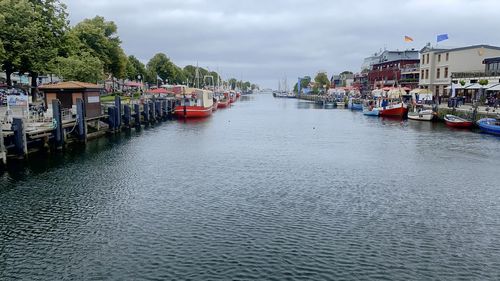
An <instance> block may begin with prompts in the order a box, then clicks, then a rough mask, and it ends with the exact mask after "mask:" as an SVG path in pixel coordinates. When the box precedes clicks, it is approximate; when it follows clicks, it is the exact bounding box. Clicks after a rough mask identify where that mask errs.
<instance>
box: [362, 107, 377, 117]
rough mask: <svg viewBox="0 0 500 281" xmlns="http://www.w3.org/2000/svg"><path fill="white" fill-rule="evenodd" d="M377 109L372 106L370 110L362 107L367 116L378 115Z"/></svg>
mask: <svg viewBox="0 0 500 281" xmlns="http://www.w3.org/2000/svg"><path fill="white" fill-rule="evenodd" d="M379 113H380V112H379V110H378V109H376V108H374V109H372V110H369V109H363V114H364V115H367V116H378V115H379Z"/></svg>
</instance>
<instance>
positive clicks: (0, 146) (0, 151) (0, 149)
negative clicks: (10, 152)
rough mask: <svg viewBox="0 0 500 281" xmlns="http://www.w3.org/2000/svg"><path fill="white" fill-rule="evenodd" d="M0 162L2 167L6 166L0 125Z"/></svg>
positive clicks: (5, 153) (5, 154)
mask: <svg viewBox="0 0 500 281" xmlns="http://www.w3.org/2000/svg"><path fill="white" fill-rule="evenodd" d="M0 137H1V139H0V160H1V161H2V164H3V165H7V150H6V149H5V143H4V138H3V128H2V126H1V125H0Z"/></svg>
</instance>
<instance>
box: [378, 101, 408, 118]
mask: <svg viewBox="0 0 500 281" xmlns="http://www.w3.org/2000/svg"><path fill="white" fill-rule="evenodd" d="M378 110H379V115H380V116H388V117H403V116H405V115H406V113H408V108H407V107H406V106H405V105H404V104H402V103H401V104H398V105H390V106H386V107H385V108H381V109H378Z"/></svg>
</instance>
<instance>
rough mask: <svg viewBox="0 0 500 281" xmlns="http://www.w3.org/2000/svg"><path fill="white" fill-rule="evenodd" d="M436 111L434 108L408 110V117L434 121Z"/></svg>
mask: <svg viewBox="0 0 500 281" xmlns="http://www.w3.org/2000/svg"><path fill="white" fill-rule="evenodd" d="M434 115H435V114H434V112H433V111H432V110H430V109H429V110H421V111H418V112H408V119H411V120H419V121H432V119H433V118H434Z"/></svg>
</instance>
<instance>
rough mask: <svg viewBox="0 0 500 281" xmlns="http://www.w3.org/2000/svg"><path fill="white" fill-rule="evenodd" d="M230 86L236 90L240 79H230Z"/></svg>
mask: <svg viewBox="0 0 500 281" xmlns="http://www.w3.org/2000/svg"><path fill="white" fill-rule="evenodd" d="M228 82H229V87H230V88H231V90H234V89H236V86H237V84H238V80H236V78H231V79H229V81H228Z"/></svg>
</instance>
